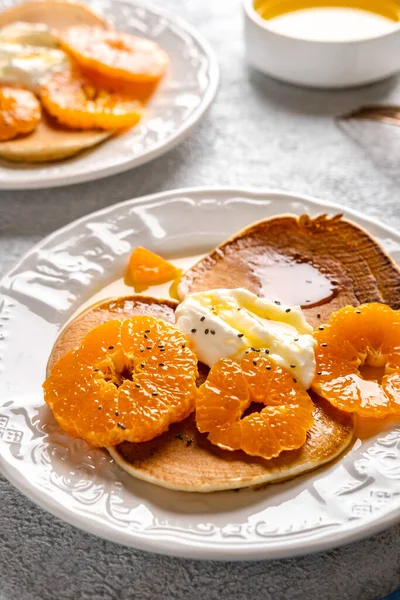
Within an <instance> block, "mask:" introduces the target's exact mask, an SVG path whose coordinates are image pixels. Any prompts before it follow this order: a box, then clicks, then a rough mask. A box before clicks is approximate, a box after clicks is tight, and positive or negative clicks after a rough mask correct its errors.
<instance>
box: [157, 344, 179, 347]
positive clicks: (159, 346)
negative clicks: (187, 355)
mask: <svg viewBox="0 0 400 600" xmlns="http://www.w3.org/2000/svg"><path fill="white" fill-rule="evenodd" d="M158 347H160V346H158ZM182 348H186V344H182Z"/></svg>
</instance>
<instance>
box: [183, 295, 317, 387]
mask: <svg viewBox="0 0 400 600" xmlns="http://www.w3.org/2000/svg"><path fill="white" fill-rule="evenodd" d="M175 318H176V325H177V327H178V329H180V330H181V331H182V332H183V333H185V334H186V336H187V337H188V338H189V339H190V341H191V343H192V347H193V350H194V351H195V352H196V354H197V357H198V359H199V360H200V361H201V362H203V363H205V364H206V365H208V366H209V367H212V366H213V365H214V364H215V363H216V362H217V361H218V360H219V359H220V358H228V357H229V358H232V359H235V360H240V359H241V358H242V356H243V355H244V353H245V352H246V350H247V349H248V348H253V349H256V350H260V351H263V352H267V353H268V354H269V357H270V358H271V359H272V360H273V361H274V362H275V363H276V364H278V365H280V366H281V367H284V368H285V369H287V370H288V371H290V372H291V373H293V377H294V378H296V379H297V381H298V382H299V383H301V384H302V385H303V386H304V388H305V389H308V388H309V387H310V385H311V382H312V380H313V378H314V375H315V370H316V363H315V354H314V346H315V343H316V342H315V340H314V338H313V336H312V332H313V329H312V327H311V325H309V323H307V320H306V318H305V316H304V313H303V311H302V310H301V308H300V307H299V306H285V305H283V304H277V303H276V302H273V301H270V300H267V299H266V298H259V297H258V296H256V295H255V294H253V293H251V292H249V291H248V290H245V289H242V288H238V289H233V290H229V289H216V290H209V291H207V292H198V293H195V294H190V295H188V296H187V297H186V298H185V299H184V300H183V302H182V303H181V304H180V305H179V306H178V308H177V309H176V312H175Z"/></svg>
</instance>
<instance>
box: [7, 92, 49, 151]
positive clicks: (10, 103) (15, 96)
mask: <svg viewBox="0 0 400 600" xmlns="http://www.w3.org/2000/svg"><path fill="white" fill-rule="evenodd" d="M40 117H41V110H40V102H39V100H38V99H37V98H36V96H35V95H34V94H32V92H30V91H28V90H22V89H18V88H13V87H6V86H4V87H0V141H2V142H4V141H6V140H12V139H14V138H15V137H17V136H18V135H26V134H28V133H31V132H32V131H34V130H35V129H36V126H37V124H38V123H39V121H40Z"/></svg>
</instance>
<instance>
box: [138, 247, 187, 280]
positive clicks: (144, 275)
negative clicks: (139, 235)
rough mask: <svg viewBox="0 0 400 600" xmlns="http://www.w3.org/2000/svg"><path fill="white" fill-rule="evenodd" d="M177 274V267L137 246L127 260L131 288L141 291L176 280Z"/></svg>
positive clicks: (178, 271)
mask: <svg viewBox="0 0 400 600" xmlns="http://www.w3.org/2000/svg"><path fill="white" fill-rule="evenodd" d="M179 273H180V270H179V269H177V267H174V265H172V264H171V263H170V262H168V261H167V260H165V259H164V258H162V257H161V256H158V254H155V253H154V252H151V251H150V250H147V249H146V248H142V246H138V247H137V248H135V249H134V251H133V252H132V254H131V256H130V258H129V266H128V273H127V275H128V277H127V279H128V281H129V282H131V284H132V285H133V286H135V287H139V288H142V289H143V288H146V287H148V286H150V285H158V284H161V283H166V282H167V281H171V280H172V279H176V278H177V277H178V275H179Z"/></svg>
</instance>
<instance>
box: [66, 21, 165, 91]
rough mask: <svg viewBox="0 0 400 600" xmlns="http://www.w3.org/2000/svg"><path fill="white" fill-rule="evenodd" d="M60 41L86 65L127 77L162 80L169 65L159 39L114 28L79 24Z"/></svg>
mask: <svg viewBox="0 0 400 600" xmlns="http://www.w3.org/2000/svg"><path fill="white" fill-rule="evenodd" d="M60 43H61V46H62V48H64V50H65V51H66V52H69V53H70V54H71V55H72V56H73V57H74V58H75V60H76V61H77V62H78V64H80V65H81V66H82V67H86V68H89V69H92V70H93V71H97V72H98V73H101V74H103V75H108V76H112V77H115V78H119V79H121V80H124V81H131V82H145V81H158V80H159V79H160V78H161V77H162V76H163V75H164V74H165V72H166V69H167V66H168V55H167V54H166V52H164V50H162V49H161V48H160V46H159V45H158V44H157V43H156V42H153V41H152V40H148V39H146V38H142V37H136V36H133V35H129V34H128V33H121V32H119V31H115V30H112V29H103V28H101V27H89V26H87V25H76V26H75V27H70V28H69V29H67V31H65V32H64V33H63V34H62V35H61V38H60Z"/></svg>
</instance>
